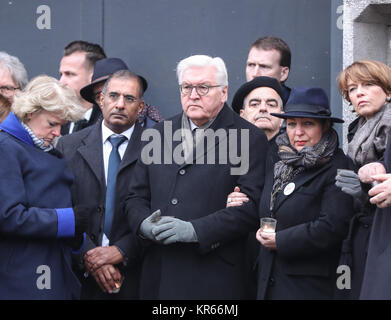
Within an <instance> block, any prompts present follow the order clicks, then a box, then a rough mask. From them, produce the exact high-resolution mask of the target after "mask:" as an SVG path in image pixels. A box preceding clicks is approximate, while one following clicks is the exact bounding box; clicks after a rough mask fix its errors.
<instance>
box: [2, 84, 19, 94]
mask: <svg viewBox="0 0 391 320" xmlns="http://www.w3.org/2000/svg"><path fill="white" fill-rule="evenodd" d="M18 89H20V88H19V87H16V88H15V87H11V86H1V87H0V92H1V93H2V94H5V95H10V94H13V93H14V91H15V90H18Z"/></svg>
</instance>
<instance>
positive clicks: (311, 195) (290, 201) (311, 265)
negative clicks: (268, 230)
mask: <svg viewBox="0 0 391 320" xmlns="http://www.w3.org/2000/svg"><path fill="white" fill-rule="evenodd" d="M349 161H350V160H349V159H348V158H347V157H346V156H345V155H344V153H343V152H342V150H340V149H338V150H337V151H336V153H335V154H334V156H333V157H332V158H331V160H330V161H329V162H327V163H326V164H325V165H323V166H322V167H319V168H313V169H309V170H306V171H304V172H302V173H300V174H299V175H297V176H296V177H294V178H293V180H292V182H294V184H295V189H294V191H293V192H292V193H291V194H289V195H284V192H283V191H281V192H279V193H278V194H277V198H276V200H275V204H274V209H273V212H271V211H270V194H271V191H272V186H273V180H274V178H273V167H269V168H267V170H266V180H265V187H264V191H263V194H262V198H261V203H260V216H261V217H270V216H274V217H275V219H277V229H276V244H277V249H276V250H269V249H266V248H265V247H263V246H262V245H261V246H260V247H261V248H260V255H259V266H258V268H259V275H258V299H331V298H332V297H333V292H334V290H335V286H336V282H335V279H336V271H337V265H338V260H339V254H340V246H341V242H342V239H344V237H345V236H346V232H347V227H348V221H349V219H350V218H351V216H352V213H353V208H352V198H351V197H350V196H349V195H346V194H345V193H343V192H342V191H341V190H340V189H339V188H337V187H336V186H335V185H334V183H335V175H336V173H337V168H347V167H349ZM283 190H284V189H283Z"/></svg>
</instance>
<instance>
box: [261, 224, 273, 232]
mask: <svg viewBox="0 0 391 320" xmlns="http://www.w3.org/2000/svg"><path fill="white" fill-rule="evenodd" d="M262 231H263V232H267V233H274V232H275V230H274V228H273V227H271V226H268V225H265V226H264V227H263V229H262Z"/></svg>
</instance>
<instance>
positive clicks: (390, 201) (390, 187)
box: [368, 173, 391, 208]
mask: <svg viewBox="0 0 391 320" xmlns="http://www.w3.org/2000/svg"><path fill="white" fill-rule="evenodd" d="M372 178H373V180H375V181H376V182H378V183H379V184H377V185H376V186H374V187H373V188H372V189H371V190H369V192H368V194H369V196H371V197H372V198H370V199H369V201H370V202H371V203H372V204H376V205H377V206H378V207H379V208H386V207H390V206H391V174H389V173H388V174H378V175H374V176H372Z"/></svg>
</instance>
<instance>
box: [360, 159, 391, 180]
mask: <svg viewBox="0 0 391 320" xmlns="http://www.w3.org/2000/svg"><path fill="white" fill-rule="evenodd" d="M384 173H386V168H384V166H383V165H382V164H381V163H380V162H371V163H368V164H366V165H365V166H362V167H361V168H360V170H358V176H359V178H360V180H361V182H363V183H368V184H371V183H372V182H373V181H374V180H373V176H374V175H376V174H384Z"/></svg>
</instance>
